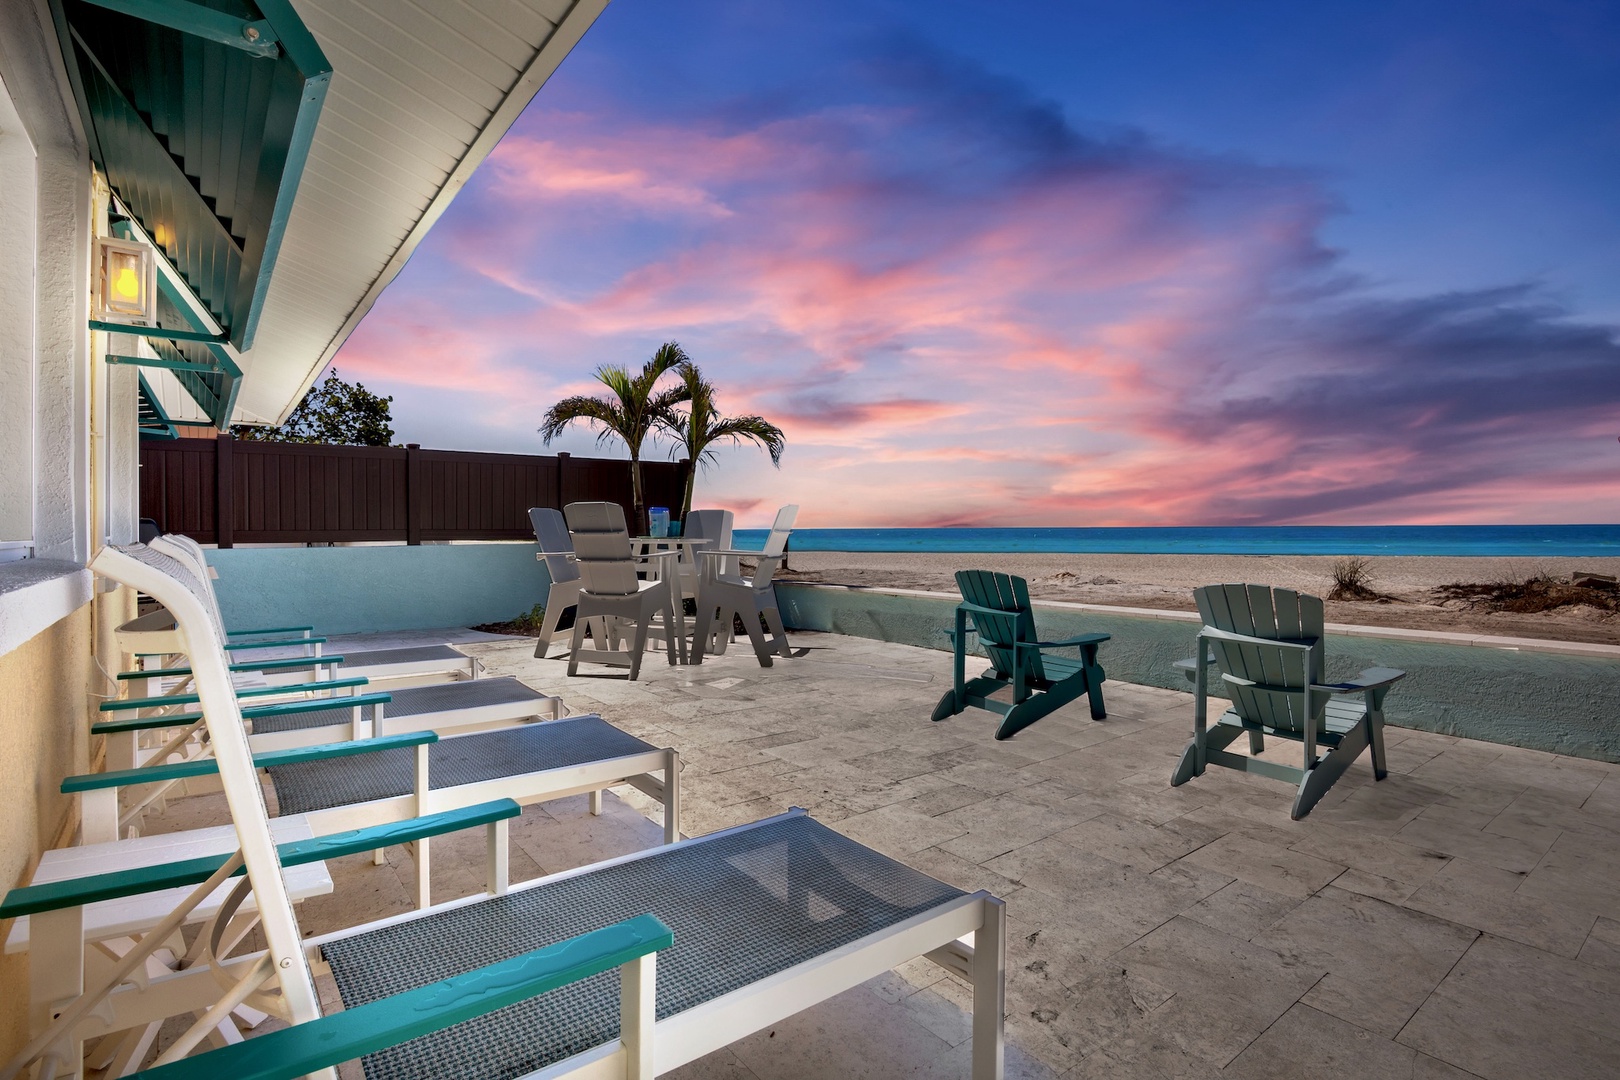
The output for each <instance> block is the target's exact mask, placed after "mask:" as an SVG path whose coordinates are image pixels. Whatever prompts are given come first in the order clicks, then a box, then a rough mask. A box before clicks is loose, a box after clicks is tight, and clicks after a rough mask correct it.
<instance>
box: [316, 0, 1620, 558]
mask: <svg viewBox="0 0 1620 1080" xmlns="http://www.w3.org/2000/svg"><path fill="white" fill-rule="evenodd" d="M1617 102H1620V5H1617V4H1614V3H1612V2H1574V0H1535V2H1534V3H1502V2H1495V0H1457V2H1423V0H1404V2H1399V3H1386V2H1382V0H1356V2H1353V3H1341V2H1337V0H1315V2H1313V3H1310V4H1299V3H1297V2H1288V3H1280V2H1238V0H1234V2H1226V3H1220V4H1209V3H1200V2H1194V0H1187V2H1182V3H1168V2H1155V0H1141V2H1135V3H1131V4H1119V3H1098V2H1084V0H1074V2H1065V3H1032V2H1018V0H1004V2H1000V3H994V4H992V3H960V2H950V0H912V2H902V0H862V2H846V0H821V2H820V3H817V4H814V5H802V4H782V3H776V2H758V3H751V2H744V0H683V2H682V3H678V4H675V3H664V2H655V0H614V2H613V3H612V4H611V5H609V7H608V9H607V10H606V12H605V13H604V14H603V15H602V16H601V18H600V19H599V20H598V21H597V23H596V25H595V26H594V27H593V28H592V29H591V30H590V31H589V33H588V34H587V35H586V36H585V38H584V40H583V41H582V42H581V43H580V45H579V46H578V47H576V48H575V50H574V51H573V53H572V54H571V55H570V56H569V57H568V59H567V60H566V61H565V62H564V63H563V65H562V66H561V68H560V69H559V70H558V72H557V73H556V74H555V75H554V76H553V77H552V78H551V80H550V82H549V83H548V84H547V85H546V86H545V87H544V88H543V89H542V90H541V92H540V94H539V95H538V96H537V97H536V99H535V100H534V102H533V103H532V104H531V105H530V106H529V107H528V108H527V109H526V110H525V112H524V113H523V115H522V117H521V118H520V119H519V121H518V122H517V123H516V124H515V125H514V126H513V128H512V130H511V131H510V132H509V133H508V135H507V136H506V138H505V139H503V140H502V142H501V143H500V145H499V146H498V147H497V148H496V149H495V151H494V152H493V153H492V154H491V156H490V157H489V159H488V160H487V161H486V162H485V164H484V165H483V166H482V167H481V168H480V169H479V171H478V172H477V173H476V174H475V175H474V177H473V179H472V181H471V182H470V183H469V184H468V186H467V187H466V189H465V190H464V191H463V192H462V194H461V195H460V196H459V197H458V199H457V200H456V201H455V203H453V204H452V206H451V208H450V209H449V211H448V212H447V213H446V214H445V216H444V217H443V218H442V219H441V220H440V221H439V223H438V224H437V225H436V226H435V227H434V229H433V230H432V232H431V233H430V234H429V235H428V237H427V239H426V240H425V241H424V243H423V244H422V245H421V247H420V248H418V250H417V252H416V254H415V255H414V257H413V258H412V259H411V261H410V263H409V264H408V265H407V266H406V267H405V269H404V271H403V272H402V273H401V274H400V276H399V277H398V278H397V279H396V280H395V281H394V283H393V284H392V285H390V286H389V287H388V289H387V290H386V291H385V292H384V293H383V295H382V296H381V298H380V299H379V301H378V303H377V305H376V307H375V308H374V309H373V310H372V312H371V314H370V315H369V316H368V317H367V318H366V319H365V321H364V322H362V324H361V325H360V327H359V328H358V329H357V330H356V332H355V333H354V335H353V336H352V337H351V338H350V339H349V341H348V342H347V343H346V344H345V346H344V347H343V349H342V350H341V351H340V352H339V353H338V355H337V357H336V360H335V366H336V367H337V368H338V369H339V371H340V373H341V374H342V375H343V376H344V377H345V378H348V379H351V380H354V379H358V380H360V381H362V382H363V383H365V385H366V386H367V387H368V389H371V390H373V391H375V392H378V393H384V394H392V395H393V396H394V406H393V407H394V415H395V430H396V438H398V439H399V440H400V441H410V442H419V443H421V444H423V445H426V446H435V447H444V448H450V449H466V450H498V451H505V452H516V453H536V454H538V453H550V452H555V451H557V450H559V449H560V450H567V451H570V452H572V453H575V454H602V455H612V456H622V455H623V448H622V444H613V443H611V442H610V443H603V444H600V445H598V443H597V440H596V438H595V435H594V434H593V433H592V432H591V431H590V430H589V429H586V428H580V429H579V430H578V431H575V432H569V433H567V434H565V435H563V436H562V437H560V438H559V439H557V440H555V441H553V443H552V444H551V446H549V447H547V446H545V445H544V444H543V443H542V441H541V439H540V436H539V435H538V434H537V433H536V430H535V429H536V428H537V427H538V426H539V424H540V421H541V418H542V416H543V415H544V413H545V411H546V409H547V408H548V407H549V406H550V405H551V404H552V403H553V402H555V401H557V400H558V399H560V398H562V397H565V396H568V395H572V394H579V393H591V392H592V391H593V388H595V389H601V387H600V386H599V384H595V383H594V382H593V381H592V378H591V375H592V372H593V371H595V370H596V369H597V368H598V367H599V366H600V365H604V364H615V365H630V366H632V367H639V366H640V364H641V363H643V362H644V361H645V360H646V359H647V358H648V357H650V356H651V355H652V354H653V352H654V351H655V350H656V349H657V347H658V346H659V345H660V344H661V343H662V342H665V341H677V342H679V343H680V344H681V345H682V346H683V347H684V348H685V349H686V351H687V353H688V354H689V355H690V356H691V357H692V358H693V360H694V361H695V362H696V363H697V364H698V365H699V366H700V367H701V369H702V371H703V372H704V374H705V376H707V377H708V378H709V380H710V381H711V382H713V383H714V384H715V385H716V387H717V388H718V390H719V398H718V404H719V407H720V409H721V411H722V412H723V413H725V414H728V415H736V414H746V413H753V414H760V415H763V416H765V417H766V418H767V419H769V420H771V421H773V422H775V423H776V424H778V425H779V426H780V427H781V428H782V429H783V431H784V432H785V434H786V438H787V450H786V453H785V454H784V456H783V460H782V464H781V468H780V470H775V469H772V467H771V465H770V462H769V459H768V457H767V456H766V455H765V454H764V453H763V452H762V451H760V450H758V449H756V448H754V447H752V446H744V447H741V448H736V449H731V448H726V449H722V450H721V451H720V452H719V454H718V455H717V460H716V462H715V463H714V464H713V465H712V466H711V467H710V468H708V469H707V470H706V471H704V472H703V473H702V474H701V476H700V479H699V481H698V488H697V499H696V503H695V504H694V505H704V506H720V507H727V508H731V509H733V510H735V511H736V512H737V515H738V524H739V526H757V525H764V524H768V523H769V521H770V518H771V516H772V514H773V513H774V510H775V508H776V506H778V505H780V504H783V503H787V502H796V503H799V504H800V505H801V506H802V508H803V509H802V511H801V514H800V518H799V524H800V525H801V526H802V527H823V528H834V527H862V526H918V527H922V526H945V525H967V526H989V525H1014V526H1016V525H1022V526H1064V525H1266V524H1384V523H1391V524H1394V523H1402V524H1468V523H1534V522H1616V521H1620V183H1616V182H1615V177H1617V176H1620V109H1617V108H1616V103H1617ZM669 452H670V446H669V444H668V443H667V441H666V442H664V443H657V444H650V445H649V446H648V447H647V448H645V450H644V455H645V456H647V457H666V456H669Z"/></svg>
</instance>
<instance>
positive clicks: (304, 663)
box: [118, 655, 343, 682]
mask: <svg viewBox="0 0 1620 1080" xmlns="http://www.w3.org/2000/svg"><path fill="white" fill-rule="evenodd" d="M341 663H343V657H341V656H335V655H332V656H284V657H282V658H281V659H279V660H246V661H243V662H242V663H240V664H232V665H231V667H230V669H231V670H232V671H281V670H283V669H286V668H292V669H294V670H296V669H298V668H301V667H314V666H315V665H317V664H319V665H320V666H322V667H332V666H335V665H337V664H341ZM190 674H191V669H190V668H188V667H175V668H153V669H149V670H147V671H120V672H119V673H118V679H119V681H120V682H127V681H129V680H131V679H166V678H171V677H173V676H175V675H190Z"/></svg>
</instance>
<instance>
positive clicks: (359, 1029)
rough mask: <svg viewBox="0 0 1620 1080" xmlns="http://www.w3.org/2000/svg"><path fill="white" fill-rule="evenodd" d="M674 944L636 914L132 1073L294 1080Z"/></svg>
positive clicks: (657, 924)
mask: <svg viewBox="0 0 1620 1080" xmlns="http://www.w3.org/2000/svg"><path fill="white" fill-rule="evenodd" d="M674 942H675V935H674V933H673V932H672V931H671V930H670V928H669V927H668V926H665V925H664V924H663V923H662V922H661V921H659V920H658V919H657V918H656V917H655V916H652V915H637V916H636V917H635V918H633V919H626V920H625V921H623V922H619V923H614V924H613V925H612V926H604V927H603V928H602V929H600V930H592V931H590V932H589V933H585V934H581V935H579V936H578V937H573V938H569V939H568V940H567V941H559V942H558V943H557V944H555V945H548V946H546V947H545V948H543V949H536V950H534V951H533V952H527V953H524V954H523V955H521V956H514V957H513V958H512V959H510V960H503V961H501V962H500V963H498V964H490V965H489V966H488V967H481V968H477V969H475V970H473V971H469V972H467V973H466V974H464V975H457V976H454V977H453V978H449V979H446V980H444V981H443V982H437V983H433V984H431V985H429V986H423V987H418V988H417V989H415V990H407V991H405V992H404V993H400V994H395V995H394V996H392V997H386V998H382V999H380V1000H378V1001H373V1002H370V1003H368V1004H365V1005H358V1006H356V1007H354V1008H352V1009H345V1010H343V1011H342V1012H340V1013H335V1014H333V1015H331V1016H323V1017H321V1018H320V1019H319V1020H312V1021H310V1022H308V1023H304V1024H296V1025H294V1026H292V1027H289V1028H283V1029H282V1030H280V1031H276V1032H271V1033H270V1034H268V1035H261V1036H259V1037H258V1038H256V1039H249V1040H248V1041H246V1042H242V1043H237V1044H236V1045H234V1046H227V1047H223V1048H221V1049H219V1050H212V1051H210V1052H208V1053H206V1054H199V1055H196V1056H194V1057H189V1058H185V1059H183V1060H180V1061H176V1062H173V1063H171V1064H169V1065H163V1066H159V1067H158V1068H155V1069H149V1070H147V1071H146V1072H140V1073H136V1074H135V1075H136V1076H137V1077H141V1078H143V1080H213V1078H214V1077H220V1076H229V1077H232V1078H233V1080H292V1078H293V1077H298V1076H303V1075H305V1074H307V1073H312V1072H315V1071H316V1070H318V1069H324V1068H328V1067H330V1066H333V1065H337V1064H339V1063H340V1062H344V1061H350V1060H353V1059H354V1058H358V1057H362V1056H364V1055H366V1054H372V1053H375V1052H377V1051H378V1050H382V1049H384V1048H386V1047H389V1046H395V1045H397V1044H399V1043H402V1042H405V1041H406V1040H408V1039H414V1038H417V1037H419V1036H422V1035H427V1034H430V1033H432V1032H435V1031H441V1030H443V1029H444V1028H447V1027H449V1026H451V1025H452V1024H459V1023H462V1022H463V1021H466V1020H471V1019H472V1018H474V1017H476V1016H483V1015H484V1014H486V1013H490V1012H494V1011H495V1010H496V1009H503V1008H505V1007H506V1006H508V1005H514V1004H516V1003H517V1002H519V1001H525V1000H527V999H529V998H531V997H536V996H538V995H540V994H544V993H546V992H547V991H548V990H555V989H557V988H558V987H560V986H566V985H568V984H569V983H572V982H578V981H579V980H581V979H585V978H589V977H590V976H592V975H596V974H599V973H600V972H604V971H609V970H612V969H613V968H616V967H620V966H621V965H624V964H627V963H629V962H630V961H632V960H636V959H639V958H640V957H643V956H646V955H648V954H649V953H653V952H657V951H658V950H660V949H665V948H668V947H669V946H670V945H672V944H674Z"/></svg>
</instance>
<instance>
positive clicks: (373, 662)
mask: <svg viewBox="0 0 1620 1080" xmlns="http://www.w3.org/2000/svg"><path fill="white" fill-rule="evenodd" d="M151 547H152V548H153V550H155V551H159V552H162V553H163V554H165V555H168V556H170V557H171V558H175V559H178V560H180V561H181V562H182V563H184V564H186V565H188V566H190V567H191V568H192V569H193V570H194V571H195V572H196V573H197V574H199V575H200V576H201V577H202V580H203V582H204V584H205V585H206V586H207V593H208V602H209V604H210V606H211V607H212V608H213V610H214V613H215V614H216V616H217V615H219V600H218V597H217V596H216V595H215V593H214V587H213V578H214V576H215V575H214V571H213V568H212V567H211V566H209V565H208V559H207V557H206V556H205V555H204V553H203V549H202V546H201V545H200V544H198V543H197V542H196V541H195V540H193V539H191V538H190V537H189V536H182V535H180V534H178V533H168V534H166V535H164V536H160V537H158V538H157V539H156V540H153V541H152V544H151ZM220 624H221V625H224V619H223V617H221V618H220ZM226 635H227V642H228V644H227V645H226V649H227V650H229V651H231V652H246V653H254V652H265V651H270V650H274V651H276V652H277V653H278V654H279V653H285V652H287V651H288V650H289V649H291V650H296V654H295V655H291V656H283V655H276V656H270V657H265V656H259V657H255V658H251V659H248V660H245V661H242V662H240V663H237V664H233V665H232V666H233V668H234V669H235V670H236V671H238V672H249V673H251V675H252V676H253V677H254V681H255V682H263V683H268V684H274V683H276V682H277V681H278V680H280V681H286V680H293V681H301V680H302V679H304V678H305V677H307V676H308V675H310V674H311V672H312V669H314V668H315V667H317V666H321V667H327V668H330V667H332V666H333V665H337V664H341V665H342V672H343V674H344V675H346V676H350V677H363V678H368V679H372V680H379V679H388V680H390V681H391V682H393V683H394V684H395V685H400V686H403V685H407V684H414V683H424V682H426V683H433V682H443V681H445V680H446V679H473V678H477V677H478V673H479V667H478V661H477V660H475V659H474V658H473V657H470V656H468V655H467V654H465V653H462V652H458V651H456V650H455V649H453V648H451V647H450V646H449V645H447V644H436V645H404V646H398V647H395V648H388V649H363V650H356V649H349V650H345V652H344V655H342V656H339V657H322V647H323V645H324V644H325V643H326V640H327V639H326V638H324V637H316V636H314V627H311V626H284V627H274V628H266V629H262V630H227V631H226ZM119 638H120V646H121V647H122V648H123V649H124V650H125V651H126V652H130V653H133V654H135V655H137V656H140V657H145V656H160V657H163V656H172V655H174V654H177V653H180V652H181V651H182V650H179V649H177V648H174V642H175V635H174V619H173V616H171V615H169V614H168V612H152V613H149V614H147V615H143V616H141V617H140V618H138V619H135V620H132V621H131V622H129V623H126V624H124V625H123V626H121V627H119ZM316 657H320V658H321V659H320V660H319V661H316V660H314V659H312V658H316ZM237 659H239V660H240V658H237ZM306 660H307V661H308V663H302V662H301V661H306ZM313 673H314V676H315V677H316V678H321V677H323V673H322V672H320V671H314V672H313ZM188 677H189V671H187V670H186V669H185V668H183V667H175V666H173V665H171V664H169V663H167V662H161V663H160V665H159V668H158V669H157V670H152V669H148V670H145V671H132V672H124V673H121V674H120V675H119V678H120V679H123V680H157V679H167V680H168V684H169V685H173V684H175V683H176V682H177V681H181V680H184V679H186V678H188ZM156 692H158V691H157V687H156V686H155V685H154V686H150V687H148V688H143V689H141V690H139V691H138V693H139V694H140V695H141V696H149V695H150V694H153V693H156Z"/></svg>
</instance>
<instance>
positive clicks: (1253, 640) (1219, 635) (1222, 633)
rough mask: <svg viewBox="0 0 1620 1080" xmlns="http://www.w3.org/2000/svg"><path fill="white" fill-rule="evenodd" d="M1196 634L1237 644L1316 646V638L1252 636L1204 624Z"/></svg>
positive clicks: (1205, 638)
mask: <svg viewBox="0 0 1620 1080" xmlns="http://www.w3.org/2000/svg"><path fill="white" fill-rule="evenodd" d="M1198 636H1199V637H1200V638H1203V639H1204V640H1206V641H1231V642H1236V643H1237V644H1239V645H1280V646H1282V647H1283V648H1285V649H1299V650H1301V651H1304V652H1308V651H1310V650H1311V649H1314V648H1316V640H1317V639H1316V638H1265V637H1254V636H1252V635H1250V634H1234V633H1232V632H1231V631H1230V630H1217V629H1215V627H1213V626H1206V627H1204V628H1203V629H1202V630H1200V631H1198Z"/></svg>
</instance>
